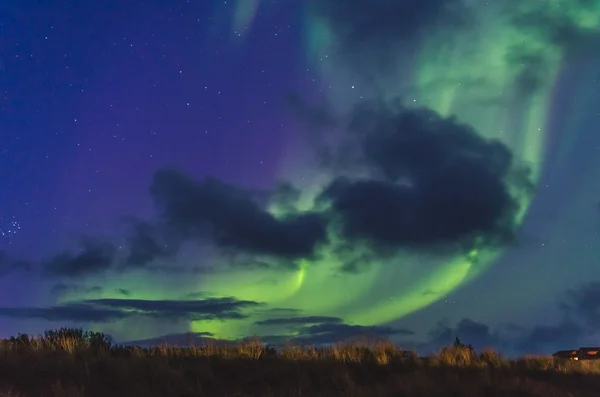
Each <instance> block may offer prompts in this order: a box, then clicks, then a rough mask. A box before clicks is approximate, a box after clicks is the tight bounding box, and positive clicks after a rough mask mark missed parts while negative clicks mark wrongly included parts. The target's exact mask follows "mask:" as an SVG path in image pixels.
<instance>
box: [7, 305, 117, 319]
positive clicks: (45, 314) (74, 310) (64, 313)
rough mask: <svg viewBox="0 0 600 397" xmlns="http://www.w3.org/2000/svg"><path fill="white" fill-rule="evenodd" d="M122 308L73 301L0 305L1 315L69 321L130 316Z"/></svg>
mask: <svg viewBox="0 0 600 397" xmlns="http://www.w3.org/2000/svg"><path fill="white" fill-rule="evenodd" d="M128 316H129V315H128V313H125V312H123V311H120V310H114V309H106V308H100V307H92V306H90V305H87V304H79V303H73V304H68V305H60V306H50V307H0V317H8V318H13V319H41V320H47V321H60V322H64V321H69V322H92V323H94V322H101V323H106V322H112V321H117V320H122V319H124V318H126V317H128Z"/></svg>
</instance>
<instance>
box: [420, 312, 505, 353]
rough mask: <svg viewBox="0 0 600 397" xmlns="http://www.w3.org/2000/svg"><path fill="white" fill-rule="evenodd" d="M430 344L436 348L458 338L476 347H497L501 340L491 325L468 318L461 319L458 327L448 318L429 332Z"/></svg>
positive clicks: (448, 344) (447, 344)
mask: <svg viewBox="0 0 600 397" xmlns="http://www.w3.org/2000/svg"><path fill="white" fill-rule="evenodd" d="M429 337H430V341H429V342H428V344H429V345H430V347H433V348H434V349H437V348H441V347H445V346H450V345H452V344H453V343H454V340H455V339H456V338H459V339H460V340H461V342H463V343H465V344H470V345H472V346H473V347H474V348H476V349H482V348H490V347H493V348H497V347H498V346H500V345H501V340H500V337H499V335H498V333H497V332H493V331H492V329H491V328H490V326H488V325H486V324H483V323H480V322H477V321H473V320H471V319H468V318H463V319H462V320H460V321H459V322H458V323H457V324H456V327H451V326H450V325H449V323H448V321H447V320H442V321H440V322H438V324H437V325H436V326H435V327H434V328H433V329H432V330H431V331H430V332H429Z"/></svg>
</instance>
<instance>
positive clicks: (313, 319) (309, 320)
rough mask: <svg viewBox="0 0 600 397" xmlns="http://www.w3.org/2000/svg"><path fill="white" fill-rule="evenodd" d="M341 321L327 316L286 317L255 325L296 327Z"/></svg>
mask: <svg viewBox="0 0 600 397" xmlns="http://www.w3.org/2000/svg"><path fill="white" fill-rule="evenodd" d="M342 322H343V320H342V319H341V318H339V317H329V316H310V317H287V318H270V319H267V320H261V321H257V322H255V323H254V324H256V325H297V324H303V325H304V324H319V323H326V324H338V323H342Z"/></svg>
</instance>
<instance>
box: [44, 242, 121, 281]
mask: <svg viewBox="0 0 600 397" xmlns="http://www.w3.org/2000/svg"><path fill="white" fill-rule="evenodd" d="M116 253H117V249H116V247H115V246H114V245H112V244H110V243H107V242H103V241H100V240H97V239H91V238H83V239H82V241H81V242H80V246H79V249H78V250H76V251H75V252H70V251H64V252H61V253H59V254H56V255H55V256H53V257H52V258H50V259H49V260H48V261H46V262H44V263H43V270H44V274H45V275H46V276H49V277H68V278H78V277H85V276H90V275H93V274H96V273H100V272H103V271H106V270H108V269H109V268H111V267H112V266H113V265H114V263H115V259H116Z"/></svg>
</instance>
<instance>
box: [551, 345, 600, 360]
mask: <svg viewBox="0 0 600 397" xmlns="http://www.w3.org/2000/svg"><path fill="white" fill-rule="evenodd" d="M552 357H555V358H562V359H566V360H576V361H579V360H600V347H580V348H579V349H577V350H560V351H557V352H556V353H554V354H553V355H552Z"/></svg>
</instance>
